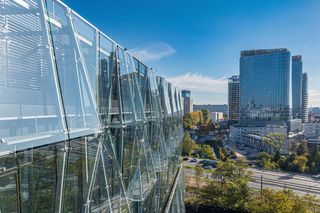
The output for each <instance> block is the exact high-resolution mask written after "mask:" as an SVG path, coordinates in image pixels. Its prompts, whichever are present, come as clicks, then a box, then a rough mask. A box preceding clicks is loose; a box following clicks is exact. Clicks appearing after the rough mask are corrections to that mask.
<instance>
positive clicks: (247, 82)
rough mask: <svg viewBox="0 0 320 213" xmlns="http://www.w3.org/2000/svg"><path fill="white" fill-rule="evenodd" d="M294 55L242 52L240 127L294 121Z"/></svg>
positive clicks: (281, 50) (256, 51)
mask: <svg viewBox="0 0 320 213" xmlns="http://www.w3.org/2000/svg"><path fill="white" fill-rule="evenodd" d="M290 76H291V75H290V52H289V51H288V50H287V49H269V50H249V51H242V52H241V58H240V82H241V83H240V108H239V112H240V123H242V124H266V123H279V122H282V121H287V120H289V119H290V105H291V103H290V102H291V100H290V84H291V78H290Z"/></svg>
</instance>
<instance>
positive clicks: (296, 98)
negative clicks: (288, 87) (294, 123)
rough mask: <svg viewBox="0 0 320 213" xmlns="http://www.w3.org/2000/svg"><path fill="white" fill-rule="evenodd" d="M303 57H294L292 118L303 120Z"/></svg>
mask: <svg viewBox="0 0 320 213" xmlns="http://www.w3.org/2000/svg"><path fill="white" fill-rule="evenodd" d="M301 59H302V57H301V55H295V56H292V118H293V119H301V113H302V111H301V110H302V60H301Z"/></svg>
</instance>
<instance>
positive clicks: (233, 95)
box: [228, 75, 240, 121]
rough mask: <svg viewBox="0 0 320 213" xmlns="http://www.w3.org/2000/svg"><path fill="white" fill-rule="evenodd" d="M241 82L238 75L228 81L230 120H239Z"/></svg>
mask: <svg viewBox="0 0 320 213" xmlns="http://www.w3.org/2000/svg"><path fill="white" fill-rule="evenodd" d="M239 91H240V80H239V76H238V75H234V76H232V77H231V78H229V79H228V105H229V120H231V121H238V120H239V96H240V93H239Z"/></svg>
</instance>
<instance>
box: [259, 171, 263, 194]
mask: <svg viewBox="0 0 320 213" xmlns="http://www.w3.org/2000/svg"><path fill="white" fill-rule="evenodd" d="M260 180H261V182H260V185H261V195H262V189H263V175H262V174H261V178H260Z"/></svg>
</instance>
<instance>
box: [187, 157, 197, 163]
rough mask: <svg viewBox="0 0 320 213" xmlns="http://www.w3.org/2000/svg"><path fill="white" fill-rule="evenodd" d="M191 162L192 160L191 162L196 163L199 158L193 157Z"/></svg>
mask: <svg viewBox="0 0 320 213" xmlns="http://www.w3.org/2000/svg"><path fill="white" fill-rule="evenodd" d="M189 162H191V163H196V162H198V159H197V158H193V159H191V160H190V161H189Z"/></svg>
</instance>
